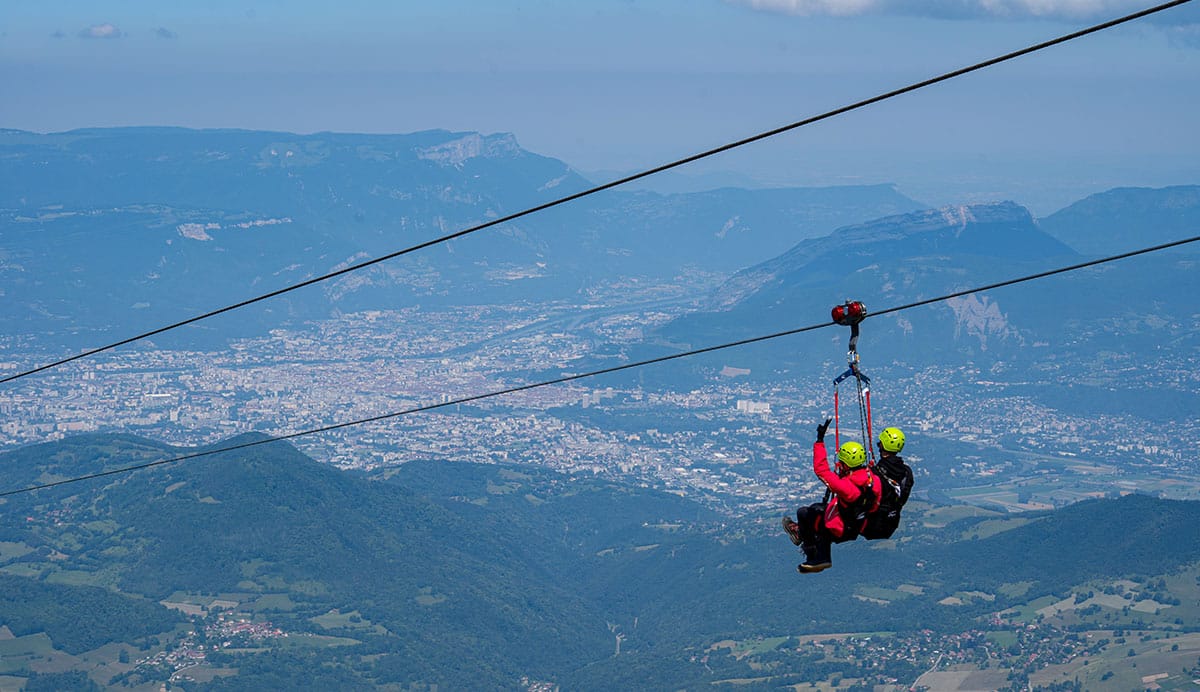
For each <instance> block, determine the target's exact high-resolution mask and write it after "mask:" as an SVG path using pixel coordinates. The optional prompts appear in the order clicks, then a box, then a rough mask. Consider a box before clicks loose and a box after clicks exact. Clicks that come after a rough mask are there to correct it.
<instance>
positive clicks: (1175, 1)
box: [0, 0, 1191, 384]
mask: <svg viewBox="0 0 1200 692" xmlns="http://www.w3.org/2000/svg"><path fill="white" fill-rule="evenodd" d="M1189 2H1191V0H1172V1H1171V2H1165V3H1162V4H1161V5H1155V6H1153V7H1149V8H1147V9H1144V10H1141V11H1138V12H1134V13H1133V14H1127V15H1125V16H1123V17H1119V18H1117V19H1112V20H1109V21H1107V22H1102V23H1100V24H1096V25H1094V26H1090V27H1088V28H1086V29H1080V30H1079V31H1075V32H1072V33H1069V34H1064V35H1062V36H1059V37H1058V38H1053V39H1050V40H1049V41H1043V42H1041V43H1037V44H1034V45H1032V46H1028V47H1026V48H1022V49H1020V50H1016V51H1013V52H1011V53H1005V54H1004V55H1001V56H999V57H995V58H991V59H989V60H984V61H983V62H978V63H975V64H974V65H970V66H967V67H962V68H959V69H957V70H954V71H951V72H946V73H944V74H941V75H939V76H937V77H932V78H930V79H926V80H924V81H920V82H915V83H913V84H909V85H908V86H905V87H900V88H899V89H894V90H892V91H888V92H886V93H882V94H879V95H877V96H872V97H871V98H868V99H864V100H862V101H857V102H855V103H851V104H849V105H846V106H842V107H840V108H835V109H834V110H831V111H827V112H825V113H822V114H820V115H815V116H812V117H809V118H805V119H804V120H798V121H796V122H794V123H790V124H787V125H783V126H781V127H777V128H775V129H773V130H767V131H765V132H760V133H758V134H755V135H751V136H749V137H745V138H743V139H739V140H737V141H735V142H730V143H728V144H723V145H721V146H719V147H716V148H714V149H709V150H707V151H703V152H700V153H698V154H693V155H691V156H687V157H684V158H682V159H677V160H675V161H672V162H670V163H665V164H662V165H660V166H656V167H654V168H650V169H647V170H644V171H642V172H640V173H634V174H632V175H628V176H626V177H624V178H618V179H617V180H613V181H611V182H607V183H604V184H602V185H597V186H595V187H592V188H588V189H586V190H583V191H580V192H576V193H574V194H571V195H567V196H565V197H560V198H558V199H555V200H551V201H549V202H545V203H543V204H539V205H537V206H534V207H529V208H528V209H524V210H522V211H518V212H516V213H513V214H509V215H508V216H502V217H500V218H497V219H492V220H491V221H487V222H485V223H481V224H478V225H476V226H471V227H469V228H464V229H462V230H460V231H457V232H455V233H449V234H447V235H443V236H440V237H437V238H433V239H431V240H427V241H424V242H422V243H418V244H416V245H413V246H410V247H407V248H404V249H403V250H398V251H396V252H393V253H390V254H387V255H382V256H380V257H376V258H374V259H370V260H366V261H363V262H359V263H358V264H352V265H350V266H348V267H344V268H342V269H339V270H337V271H334V272H330V273H328V274H323V275H321V276H318V277H314V278H312V279H308V280H306V281H301V282H300V283H296V284H292V285H290V286H285V287H284V288H281V289H278V290H275V291H271V292H270V293H264V294H262V295H260V296H256V297H254V298H248V299H246V300H243V301H241V302H239V303H234V304H232V305H227V306H225V307H223V308H218V309H216V310H212V311H209V312H206V313H204V314H202V315H196V316H195V317H190V318H188V319H185V320H180V321H179V322H175V323H173V324H169V325H167V326H165V327H159V328H158V329H153V330H151V331H148V332H143V333H141V334H138V335H136V336H131V337H129V338H126V339H122V340H120V341H114V342H113V343H111V344H107V345H105V346H99V347H97V348H93V349H90V350H87V351H83V352H81V353H77V354H75V355H73V356H69V357H67V358H63V359H61V360H56V361H54V362H51V363H46V364H44V365H40V366H38V367H35V368H32V369H30V370H25V371H22V372H18V373H16V374H13V375H8V376H6V377H3V378H0V384H2V383H5V382H11V381H13V380H17V379H20V378H22V377H27V376H29V375H33V374H35V373H39V372H42V371H45V370H49V369H51V368H56V367H59V366H60V365H66V364H67V363H70V362H73V361H76V360H80V359H82V358H87V357H89V356H94V355H96V354H98V353H103V352H105V351H110V350H112V349H114V348H117V347H120V346H124V345H126V344H131V343H133V342H135V341H141V340H142V339H147V338H149V337H152V336H156V335H158V334H162V333H163V332H168V331H171V330H173V329H178V328H179V327H184V326H187V325H189V324H193V323H196V322H199V321H201V320H206V319H208V318H210V317H216V316H217V315H221V314H224V313H227V312H231V311H233V310H238V309H240V308H244V307H246V306H248V305H253V304H255V303H258V302H261V301H264V300H268V299H270V298H275V297H278V296H281V295H283V294H285V293H290V292H292V291H295V290H297V289H301V288H305V287H306V286H312V285H313V284H317V283H321V282H323V281H328V280H329V279H333V278H336V277H339V276H342V275H343V274H349V273H350V272H355V271H358V270H360V269H366V268H367V267H370V266H373V265H376V264H379V263H380V262H385V261H387V260H390V259H395V258H396V257H400V256H403V255H407V254H409V253H412V252H416V251H418V250H423V249H425V248H427V247H431V246H433V245H438V244H441V243H445V242H447V241H450V240H454V239H455V238H461V237H463V236H466V235H470V234H472V233H475V232H477V231H482V230H484V229H486V228H491V227H492V226H497V225H500V224H503V223H508V222H510V221H515V220H517V219H520V218H522V217H525V216H529V215H530V214H536V213H538V212H541V211H545V210H547V209H550V208H553V207H557V206H559V205H562V204H567V203H568V202H573V201H575V200H578V199H582V198H584V197H588V196H591V195H594V194H596V193H599V192H603V191H605V190H610V189H612V188H614V187H619V186H621V185H625V184H627V183H631V182H633V181H635V180H641V179H642V178H646V177H649V176H652V175H655V174H657V173H662V172H664V171H668V170H671V169H673V168H678V167H680V166H684V165H687V164H689V163H694V162H696V161H699V160H701V159H706V158H708V157H710V156H715V155H717V154H721V153H724V152H726V151H729V150H731V149H737V148H739V147H743V146H746V145H747V144H752V143H754V142H758V141H761V140H764V139H768V138H770V137H775V136H777V135H780V134H783V133H785V132H790V131H792V130H795V129H797V128H800V127H804V126H805V125H811V124H813V123H816V122H820V121H822V120H828V119H829V118H833V117H835V116H839V115H842V114H845V113H849V112H850V111H854V110H858V109H860V108H864V107H866V106H870V105H872V104H875V103H879V102H880V101H886V100H888V99H891V98H895V97H897V96H900V95H903V94H907V93H909V92H911V91H917V90H918V89H923V88H925V87H928V86H932V85H934V84H937V83H939V82H944V81H946V80H949V79H953V78H955V77H961V76H962V75H965V74H969V73H971V72H975V71H978V70H982V69H984V68H986V67H991V66H993V65H997V64H999V63H1002V62H1007V61H1009V60H1013V59H1015V58H1019V57H1021V56H1024V55H1028V54H1030V53H1036V52H1038V51H1040V50H1044V49H1046V48H1050V47H1052V46H1056V45H1058V44H1060V43H1066V42H1067V41H1072V40H1074V39H1077V38H1081V37H1083V36H1087V35H1088V34H1094V33H1096V32H1098V31H1103V30H1105V29H1111V28H1112V27H1115V26H1119V25H1121V24H1125V23H1127V22H1132V21H1134V20H1137V19H1141V18H1143V17H1147V16H1149V15H1152V14H1156V13H1158V12H1162V11H1164V10H1168V9H1171V8H1173V7H1177V6H1179V5H1184V4H1186V3H1189Z"/></svg>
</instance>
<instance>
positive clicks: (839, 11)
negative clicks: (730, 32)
mask: <svg viewBox="0 0 1200 692" xmlns="http://www.w3.org/2000/svg"><path fill="white" fill-rule="evenodd" d="M726 1H727V2H731V3H733V4H736V5H744V6H747V7H750V8H752V9H755V10H762V11H765V12H779V13H784V14H796V15H824V16H834V17H839V16H851V15H864V14H904V15H915V16H929V17H944V18H968V17H1001V18H1010V19H1028V18H1044V19H1067V20H1080V19H1103V18H1110V17H1117V16H1120V15H1123V14H1129V13H1131V12H1136V11H1137V10H1140V9H1144V8H1146V7H1148V3H1147V0H726ZM1185 7H1186V6H1185ZM1172 13H1174V14H1172ZM1156 19H1158V20H1159V21H1162V22H1166V23H1181V24H1187V23H1191V22H1193V21H1196V15H1195V13H1193V12H1186V11H1184V10H1183V8H1180V9H1179V10H1167V11H1165V12H1163V13H1161V14H1160V15H1157V16H1156Z"/></svg>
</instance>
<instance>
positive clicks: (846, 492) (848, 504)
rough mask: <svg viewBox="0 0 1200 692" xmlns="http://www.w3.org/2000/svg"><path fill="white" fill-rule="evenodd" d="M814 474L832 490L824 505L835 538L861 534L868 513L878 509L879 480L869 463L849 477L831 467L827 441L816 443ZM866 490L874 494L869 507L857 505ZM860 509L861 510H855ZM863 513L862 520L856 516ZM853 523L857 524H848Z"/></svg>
mask: <svg viewBox="0 0 1200 692" xmlns="http://www.w3.org/2000/svg"><path fill="white" fill-rule="evenodd" d="M813 473H815V474H817V478H820V479H821V482H822V483H824V484H825V485H826V486H827V487H828V488H829V489H830V490H831V491H832V492H833V497H832V498H831V499H830V500H829V504H828V505H826V506H825V528H826V529H828V530H829V533H831V534H833V537H834V538H845V539H846V540H851V539H853V538H857V537H858V533H859V532H860V531H862V528H863V526H864V525H865V524H866V513H867V512H872V511H875V510H876V509H878V508H879V497H880V496H879V479H877V478H875V474H874V472H873V471H871V468H870V467H869V466H866V465H863V466H860V467H858V468H856V469H854V470H853V471H851V472H850V473H849V474H848V475H846V476H844V477H843V476H839V475H837V473H835V472H834V470H833V469H831V468H829V457H828V456H827V455H826V452H825V443H824V442H816V443H813ZM864 489H868V490H869V492H871V493H872V497H871V498H870V500H871V506H870V507H857V505H859V504H860V503H859V500H860V499H862V498H863V491H864ZM855 509H861V510H862V511H861V512H856V511H854V510H855ZM859 514H862V515H863V516H862V518H861V519H857V518H856V517H857V516H858V515H859ZM848 522H853V524H855V525H848Z"/></svg>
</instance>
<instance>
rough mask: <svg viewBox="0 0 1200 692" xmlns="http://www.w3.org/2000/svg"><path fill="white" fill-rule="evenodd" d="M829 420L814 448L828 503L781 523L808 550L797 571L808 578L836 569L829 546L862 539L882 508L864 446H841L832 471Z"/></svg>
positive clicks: (810, 507) (819, 429) (820, 427)
mask: <svg viewBox="0 0 1200 692" xmlns="http://www.w3.org/2000/svg"><path fill="white" fill-rule="evenodd" d="M830 420H831V419H828V418H827V419H825V422H824V423H822V424H820V425H818V426H817V441H816V442H815V443H813V473H815V474H816V476H817V478H819V479H821V482H822V483H824V484H825V487H826V488H827V489H828V490H827V492H826V493H825V497H826V501H825V502H818V503H815V504H811V505H808V506H806V507H801V508H799V509H797V510H796V521H792V519H791V517H784V518H783V529H784V531H786V532H787V534H788V537H789V538H790V539H791V540H792V543H793V544H795V545H798V546H800V547H801V549H803V550H804V558H805V559H804V562H803V563H801V564H800V565H799V566H798V567H797V569H798V570H799V571H800V572H801V573H805V574H808V573H811V572H820V571H822V570H826V569H829V568H830V567H832V566H833V559H832V556H831V551H830V545H831V544H833V543H842V542H845V541H852V540H854V539H855V538H858V535H859V532H860V531H862V528H863V527H864V526H865V525H866V521H867V516H868V515H869V513H870V512H872V511H874V510H876V509H878V507H879V483H880V481H879V479H878V478H877V477H876V476H875V474H874V473H873V472H872V471H871V468H870V466H868V465H867V452H866V449H864V448H863V446H862V445H861V444H859V443H858V442H847V443H845V444H843V445H842V447H841V449H839V450H838V453H837V466H836V468H835V469H830V468H829V459H828V456H827V454H826V451H825V432H826V431H827V430H828V429H829V423H830Z"/></svg>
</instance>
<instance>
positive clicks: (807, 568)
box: [796, 562, 833, 574]
mask: <svg viewBox="0 0 1200 692" xmlns="http://www.w3.org/2000/svg"><path fill="white" fill-rule="evenodd" d="M830 567H833V563H832V562H818V563H817V564H815V565H810V564H808V563H804V564H802V565H798V566H797V567H796V569H797V570H799V571H800V573H801V574H814V573H816V572H823V571H825V570H827V569H829V568H830Z"/></svg>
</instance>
